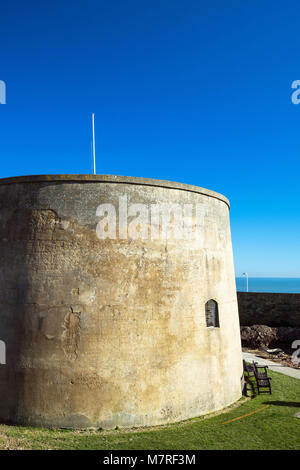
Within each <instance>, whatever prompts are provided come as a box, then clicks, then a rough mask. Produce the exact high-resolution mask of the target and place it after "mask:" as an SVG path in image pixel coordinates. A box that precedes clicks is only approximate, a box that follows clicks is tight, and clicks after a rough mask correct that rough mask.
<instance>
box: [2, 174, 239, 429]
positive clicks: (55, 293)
mask: <svg viewBox="0 0 300 470" xmlns="http://www.w3.org/2000/svg"><path fill="white" fill-rule="evenodd" d="M124 194H126V196H127V197H128V202H129V203H143V204H147V205H151V204H157V203H177V204H180V205H182V204H200V205H201V207H202V208H203V214H204V218H203V227H202V235H203V242H202V243H201V244H197V242H195V241H193V240H186V239H182V240H172V239H168V240H163V239H157V240H151V239H136V240H134V239H120V238H119V237H116V239H111V238H106V239H103V240H101V239H99V238H98V237H97V235H96V226H97V224H98V222H99V217H97V216H96V210H97V207H98V206H99V205H100V204H105V203H111V204H114V205H115V206H116V207H117V205H118V200H119V197H120V196H122V195H124ZM0 254H1V270H0V300H1V302H0V339H1V340H3V341H4V342H5V344H6V347H7V359H6V364H5V365H0V397H1V400H0V422H10V423H19V424H26V425H33V426H55V427H70V428H87V427H95V426H96V427H103V428H114V427H115V426H127V427H128V426H147V425H155V424H163V423H168V422H175V421H179V420H183V419H186V418H191V417H194V416H199V415H201V414H205V413H209V412H213V411H215V410H219V409H222V408H223V407H225V406H227V405H229V404H231V403H233V402H234V401H236V400H238V399H239V398H240V396H241V376H242V373H243V371H242V355H241V340H240V331H239V318H238V309H237V296H236V290H235V279H234V268H233V257H232V246H231V236H230V224H229V204H228V201H227V199H226V198H224V197H223V196H222V195H219V194H217V193H214V192H212V191H209V190H206V189H202V188H198V187H195V186H187V185H183V184H179V183H170V182H165V181H158V180H147V179H142V178H130V177H117V176H100V175H99V176H88V175H49V176H47V175H42V176H32V177H18V178H8V179H2V180H0ZM209 299H214V300H215V301H216V302H218V309H219V328H207V327H206V321H205V303H206V302H207V301H208V300H209Z"/></svg>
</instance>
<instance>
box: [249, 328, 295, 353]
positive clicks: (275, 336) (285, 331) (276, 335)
mask: <svg viewBox="0 0 300 470" xmlns="http://www.w3.org/2000/svg"><path fill="white" fill-rule="evenodd" d="M241 339H242V345H243V346H245V347H249V348H253V349H255V348H259V349H266V350H267V352H269V353H271V354H279V353H282V349H280V348H275V349H274V348H273V349H268V348H269V346H270V345H271V344H272V343H273V344H274V343H275V344H274V346H276V345H277V343H290V344H292V342H293V341H295V340H297V339H300V328H298V327H292V326H280V327H271V326H267V325H252V326H241Z"/></svg>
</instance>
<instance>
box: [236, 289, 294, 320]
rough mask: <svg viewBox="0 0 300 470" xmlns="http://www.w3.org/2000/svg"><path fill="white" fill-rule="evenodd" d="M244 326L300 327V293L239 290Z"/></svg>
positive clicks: (240, 312) (239, 302)
mask: <svg viewBox="0 0 300 470" xmlns="http://www.w3.org/2000/svg"><path fill="white" fill-rule="evenodd" d="M237 298H238V305H239V316H240V324H241V325H242V326H251V325H267V326H297V327H300V294H280V293H278V294H277V293H275V294H274V293H265V292H238V293H237Z"/></svg>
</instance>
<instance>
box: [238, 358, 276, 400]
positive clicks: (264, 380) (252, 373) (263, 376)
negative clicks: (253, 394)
mask: <svg viewBox="0 0 300 470" xmlns="http://www.w3.org/2000/svg"><path fill="white" fill-rule="evenodd" d="M243 365H244V372H246V373H247V376H246V377H245V380H246V382H247V383H248V384H249V385H250V386H251V388H252V390H253V391H254V386H253V381H252V380H251V378H254V379H255V383H256V386H257V391H258V393H272V389H271V380H272V379H271V377H268V366H261V365H258V363H257V362H254V361H253V362H252V364H249V363H247V362H246V361H245V360H243Z"/></svg>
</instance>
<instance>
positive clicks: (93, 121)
mask: <svg viewBox="0 0 300 470" xmlns="http://www.w3.org/2000/svg"><path fill="white" fill-rule="evenodd" d="M92 124H93V158H94V175H95V174H96V153H95V115H94V113H93V114H92Z"/></svg>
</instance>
